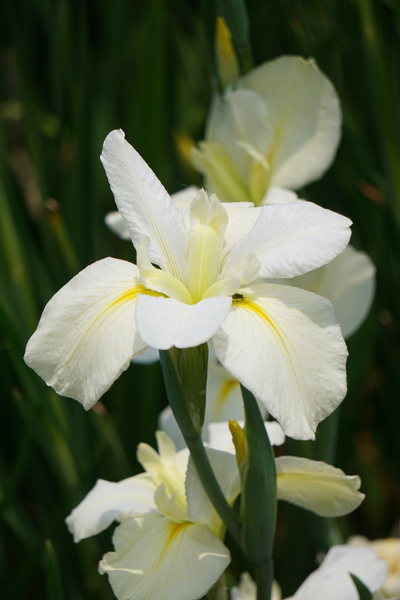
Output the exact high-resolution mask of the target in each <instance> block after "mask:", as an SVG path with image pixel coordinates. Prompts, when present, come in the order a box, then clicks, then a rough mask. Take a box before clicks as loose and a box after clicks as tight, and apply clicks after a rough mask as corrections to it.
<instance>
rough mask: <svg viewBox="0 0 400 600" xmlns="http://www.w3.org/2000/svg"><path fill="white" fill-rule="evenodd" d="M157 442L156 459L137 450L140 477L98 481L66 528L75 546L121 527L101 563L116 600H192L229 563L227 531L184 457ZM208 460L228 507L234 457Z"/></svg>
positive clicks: (168, 443) (236, 481)
mask: <svg viewBox="0 0 400 600" xmlns="http://www.w3.org/2000/svg"><path fill="white" fill-rule="evenodd" d="M156 436H157V442H158V449H159V454H158V453H157V452H156V451H155V450H153V448H151V447H150V446H148V445H147V444H140V445H139V447H138V460H139V462H140V463H141V464H142V465H143V467H144V469H145V471H146V472H145V473H143V474H141V475H135V476H134V477H130V478H129V479H125V480H123V481H120V482H119V483H112V482H110V481H104V480H101V479H99V480H98V481H97V483H96V485H95V486H94V488H93V489H92V491H91V492H90V493H89V494H88V495H87V496H86V498H85V499H84V500H83V501H82V502H81V503H80V504H79V505H78V506H77V507H76V508H75V509H74V510H73V511H72V513H71V514H70V516H69V517H67V519H66V522H67V525H68V528H69V529H70V531H71V533H73V534H74V540H75V541H76V542H79V541H80V540H82V539H84V538H87V537H90V536H92V535H96V534H97V533H100V532H101V531H103V530H104V529H106V528H107V527H108V526H109V525H110V524H111V523H112V522H113V521H114V520H117V521H119V522H120V525H119V526H118V527H117V528H116V530H115V532H114V536H113V543H114V548H115V551H114V552H108V553H107V554H105V555H104V556H103V558H102V560H101V561H100V563H99V571H100V573H102V574H103V573H107V574H108V577H109V580H110V584H111V586H112V588H113V591H114V593H115V595H116V597H117V598H119V599H120V600H125V599H126V598H136V599H137V600H149V598H152V600H195V599H196V598H200V597H201V596H203V595H204V594H205V593H206V592H207V591H208V590H209V589H210V588H211V587H212V585H213V584H214V583H215V582H216V581H217V580H218V578H219V577H220V576H221V574H222V573H223V572H224V570H225V569H226V567H227V566H228V564H229V563H230V553H229V550H228V549H227V548H226V546H225V545H224V544H223V542H222V541H221V539H222V538H223V537H224V534H225V528H224V526H223V523H222V521H221V519H220V518H219V517H218V515H217V513H216V512H215V510H214V509H213V508H212V506H211V504H210V501H209V500H208V499H207V500H208V503H207V505H206V506H205V505H204V503H202V502H199V501H198V490H199V489H202V485H201V482H200V480H199V479H198V476H197V472H196V469H195V468H194V465H193V463H192V461H189V464H188V459H189V452H188V450H181V451H180V452H178V453H176V451H175V446H174V443H173V442H172V440H170V439H169V438H168V436H167V435H166V434H165V433H163V432H157V434H156ZM208 456H209V459H210V462H211V464H212V466H213V467H214V470H215V473H216V475H217V477H218V481H219V484H220V486H221V489H222V491H223V492H224V494H225V496H226V498H227V500H228V502H229V503H230V504H233V502H234V500H235V498H236V497H237V495H238V493H239V491H240V477H239V473H238V471H237V468H236V460H235V457H234V456H232V455H229V454H225V453H222V452H218V451H216V450H208ZM185 479H186V481H185ZM202 499H203V496H202V495H201V500H202Z"/></svg>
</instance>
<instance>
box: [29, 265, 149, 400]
mask: <svg viewBox="0 0 400 600" xmlns="http://www.w3.org/2000/svg"><path fill="white" fill-rule="evenodd" d="M138 295H151V296H159V295H160V294H159V293H157V292H154V291H151V290H147V289H146V288H145V287H144V286H143V284H142V282H141V280H140V278H139V273H138V269H137V267H136V265H132V264H130V263H127V262H125V261H122V260H116V259H113V258H107V259H104V260H101V261H98V262H97V263H94V264H93V265H91V266H90V267H87V268H86V269H84V270H83V271H81V272H80V273H79V274H78V275H76V277H74V278H73V279H72V280H71V281H70V282H69V283H67V285H65V286H64V287H63V288H62V289H61V290H60V291H59V292H58V293H57V294H56V295H55V296H54V297H53V298H52V299H51V300H50V302H49V303H48V304H47V306H46V308H45V310H44V312H43V315H42V318H41V320H40V323H39V326H38V328H37V331H36V332H35V333H34V334H33V336H32V337H31V339H30V340H29V342H28V345H27V349H26V353H25V361H26V363H27V364H28V365H29V366H30V367H32V368H33V369H34V370H35V371H36V372H37V373H38V374H39V375H40V376H41V377H42V378H43V379H44V380H45V381H46V383H47V384H48V385H50V386H52V387H53V388H54V389H55V390H56V392H57V393H58V394H60V395H62V396H68V397H70V398H75V399H76V400H78V401H79V402H81V403H82V404H83V405H84V407H85V408H86V409H88V408H90V407H91V406H93V404H95V402H96V401H97V400H98V399H99V398H100V397H101V396H102V394H104V392H105V391H107V390H108V388H109V387H110V386H111V385H112V383H113V382H114V381H115V379H117V377H119V376H120V375H121V373H122V372H123V371H125V369H127V368H128V366H129V364H130V361H131V359H132V358H133V356H135V355H136V354H140V353H141V352H143V350H145V349H146V347H147V344H145V343H144V342H143V341H142V340H141V338H140V336H139V335H138V332H137V328H136V299H137V296H138Z"/></svg>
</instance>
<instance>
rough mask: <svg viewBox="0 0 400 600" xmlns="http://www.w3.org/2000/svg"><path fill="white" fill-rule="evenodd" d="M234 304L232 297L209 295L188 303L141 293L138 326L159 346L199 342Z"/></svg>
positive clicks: (147, 338)
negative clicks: (194, 302) (212, 296)
mask: <svg viewBox="0 0 400 600" xmlns="http://www.w3.org/2000/svg"><path fill="white" fill-rule="evenodd" d="M149 300H150V301H149ZM152 300H156V302H152ZM231 304H232V298H230V297H229V298H224V297H219V298H207V299H205V300H201V301H200V302H197V303H196V304H192V305H188V304H182V302H178V301H177V300H174V299H173V298H163V297H160V298H151V297H150V296H139V298H138V303H137V307H136V317H137V323H138V330H139V333H140V336H141V338H142V339H143V340H144V341H145V342H146V344H148V345H149V346H153V347H154V348H158V349H159V350H168V349H169V348H172V346H176V348H191V347H194V346H199V345H200V344H203V343H204V342H206V341H207V340H209V339H210V338H211V337H212V336H213V335H214V333H215V332H216V330H217V329H218V328H219V327H220V325H221V324H222V323H223V322H224V321H225V319H226V317H227V316H228V313H229V310H230V307H231Z"/></svg>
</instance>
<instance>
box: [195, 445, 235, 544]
mask: <svg viewBox="0 0 400 600" xmlns="http://www.w3.org/2000/svg"><path fill="white" fill-rule="evenodd" d="M185 442H186V445H187V447H188V448H189V451H190V455H191V457H192V458H193V462H194V464H195V467H196V470H197V473H198V476H199V477H200V481H201V483H202V484H203V487H204V489H205V491H206V493H207V496H208V497H209V498H210V500H211V502H212V505H213V506H214V508H215V510H216V511H217V513H218V514H219V516H220V517H221V519H222V520H223V522H224V523H225V525H226V527H227V529H228V531H229V533H230V534H231V535H232V537H233V538H234V539H235V541H236V542H237V543H238V544H239V545H240V547H241V546H242V533H241V528H240V525H239V521H238V519H237V517H236V515H235V513H234V511H233V510H232V508H231V507H230V506H229V504H228V502H227V500H226V498H225V496H224V494H223V493H222V490H221V488H220V486H219V483H218V481H217V478H216V477H215V474H214V471H213V469H212V467H211V464H210V461H209V460H208V456H207V453H206V450H205V448H204V445H203V441H202V439H201V437H198V438H197V439H190V438H185Z"/></svg>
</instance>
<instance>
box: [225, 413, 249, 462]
mask: <svg viewBox="0 0 400 600" xmlns="http://www.w3.org/2000/svg"><path fill="white" fill-rule="evenodd" d="M229 429H230V432H231V434H232V440H233V445H234V446H235V450H236V461H237V464H238V467H239V471H240V473H242V471H243V469H244V467H245V466H246V463H247V441H246V436H245V434H244V430H243V429H242V428H241V427H240V425H239V423H238V422H237V421H229Z"/></svg>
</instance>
